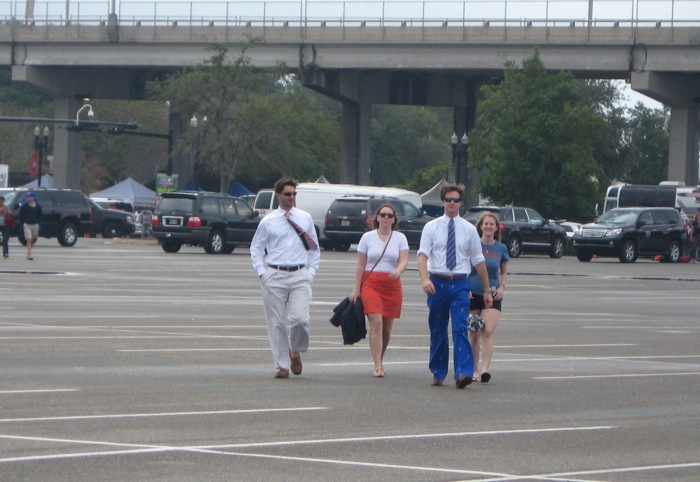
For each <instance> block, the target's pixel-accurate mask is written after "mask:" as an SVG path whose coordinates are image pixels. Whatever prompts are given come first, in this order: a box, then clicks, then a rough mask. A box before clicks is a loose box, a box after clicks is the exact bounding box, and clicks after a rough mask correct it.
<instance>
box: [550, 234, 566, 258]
mask: <svg viewBox="0 0 700 482" xmlns="http://www.w3.org/2000/svg"><path fill="white" fill-rule="evenodd" d="M563 254H564V240H563V239H562V238H555V239H554V241H552V247H551V249H550V250H549V257H550V258H561V257H562V256H563Z"/></svg>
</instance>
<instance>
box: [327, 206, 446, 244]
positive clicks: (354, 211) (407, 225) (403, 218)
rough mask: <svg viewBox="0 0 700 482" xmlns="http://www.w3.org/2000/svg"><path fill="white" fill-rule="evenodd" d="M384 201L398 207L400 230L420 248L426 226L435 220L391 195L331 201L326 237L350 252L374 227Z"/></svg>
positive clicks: (398, 227)
mask: <svg viewBox="0 0 700 482" xmlns="http://www.w3.org/2000/svg"><path fill="white" fill-rule="evenodd" d="M382 204H391V205H392V206H394V209H396V213H397V214H398V216H399V222H398V224H397V226H396V229H397V230H398V231H401V232H402V233H404V234H405V235H406V239H407V240H408V245H409V246H411V247H417V246H418V245H419V244H420V236H421V233H422V232H423V226H425V225H426V224H427V223H428V222H429V221H431V220H433V219H435V218H433V217H431V216H428V215H427V214H425V211H423V210H421V209H418V208H417V207H416V206H414V205H413V204H412V203H410V202H409V201H404V200H402V199H397V198H389V197H374V196H350V197H343V198H338V199H336V200H335V201H333V202H332V203H331V206H330V208H328V212H327V213H326V223H325V224H326V227H325V230H324V231H325V235H326V238H328V240H329V241H330V242H331V243H332V247H333V249H335V250H336V251H347V250H348V249H350V245H351V244H355V243H359V242H360V238H362V235H363V234H364V233H365V232H367V231H370V230H372V229H373V228H372V219H373V216H374V213H375V212H377V209H379V206H381V205H382Z"/></svg>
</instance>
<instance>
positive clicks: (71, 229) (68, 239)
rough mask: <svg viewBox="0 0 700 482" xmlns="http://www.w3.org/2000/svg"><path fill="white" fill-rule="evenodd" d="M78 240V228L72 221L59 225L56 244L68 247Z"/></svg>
mask: <svg viewBox="0 0 700 482" xmlns="http://www.w3.org/2000/svg"><path fill="white" fill-rule="evenodd" d="M77 240H78V230H77V229H76V228H75V225H74V224H73V223H66V224H64V225H63V226H61V231H60V232H59V233H58V244H60V245H61V246H65V247H67V248H70V247H71V246H73V245H74V244H75V242H76V241H77Z"/></svg>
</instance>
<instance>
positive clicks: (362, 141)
mask: <svg viewBox="0 0 700 482" xmlns="http://www.w3.org/2000/svg"><path fill="white" fill-rule="evenodd" d="M371 117H372V104H370V103H369V102H352V101H347V100H346V101H344V102H343V120H342V129H343V138H342V144H341V147H340V157H341V160H340V182H341V183H347V184H369V182H370V151H371V145H370V137H371V124H370V120H371Z"/></svg>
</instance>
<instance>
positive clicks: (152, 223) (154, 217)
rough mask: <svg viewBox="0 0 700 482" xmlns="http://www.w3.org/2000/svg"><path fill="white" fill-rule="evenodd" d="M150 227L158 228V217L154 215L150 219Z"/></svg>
mask: <svg viewBox="0 0 700 482" xmlns="http://www.w3.org/2000/svg"><path fill="white" fill-rule="evenodd" d="M151 226H160V219H159V218H158V215H156V214H154V215H153V217H152V218H151Z"/></svg>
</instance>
